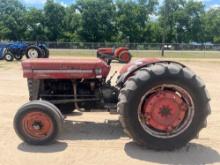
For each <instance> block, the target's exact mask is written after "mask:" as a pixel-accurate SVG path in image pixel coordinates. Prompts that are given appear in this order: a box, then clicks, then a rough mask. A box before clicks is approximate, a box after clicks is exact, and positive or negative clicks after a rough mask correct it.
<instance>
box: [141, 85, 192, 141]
mask: <svg viewBox="0 0 220 165" xmlns="http://www.w3.org/2000/svg"><path fill="white" fill-rule="evenodd" d="M193 116H194V103H193V100H192V98H191V95H190V94H189V93H188V92H187V91H186V90H185V89H183V88H181V87H180V86H176V85H169V84H167V85H162V86H157V87H155V88H152V89H151V90H149V91H147V92H146V93H145V94H144V95H143V96H142V98H141V101H140V104H139V107H138V120H139V122H140V124H141V126H142V128H143V129H144V130H145V131H146V132H147V133H149V134H151V135H152V136H155V137H158V138H171V137H175V136H178V135H179V134H181V133H182V132H184V131H185V130H186V129H187V128H188V127H189V125H190V123H191V122H192V120H193Z"/></svg>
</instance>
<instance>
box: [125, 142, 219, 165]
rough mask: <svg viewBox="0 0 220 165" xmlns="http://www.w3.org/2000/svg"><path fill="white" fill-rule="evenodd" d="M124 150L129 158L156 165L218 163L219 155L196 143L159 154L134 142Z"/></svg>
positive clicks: (159, 152) (128, 144)
mask: <svg viewBox="0 0 220 165" xmlns="http://www.w3.org/2000/svg"><path fill="white" fill-rule="evenodd" d="M124 150H125V152H126V154H127V155H128V156H130V157H131V158H134V159H138V160H142V161H147V162H154V163H158V164H179V165H191V164H193V165H197V164H198V165H201V164H211V163H217V162H220V155H219V153H218V152H217V151H215V150H214V149H212V148H210V147H208V146H204V145H200V144H196V143H189V144H188V145H187V146H185V147H183V148H181V149H179V150H176V151H169V152H167V151H166V152H165V151H163V152H161V151H152V150H147V149H144V148H141V147H140V146H138V145H136V144H135V143H134V142H129V143H127V144H126V145H125V147H124Z"/></svg>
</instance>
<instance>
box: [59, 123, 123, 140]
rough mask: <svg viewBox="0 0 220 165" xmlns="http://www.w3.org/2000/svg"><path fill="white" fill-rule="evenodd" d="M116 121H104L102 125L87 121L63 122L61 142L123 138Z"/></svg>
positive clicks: (120, 128)
mask: <svg viewBox="0 0 220 165" xmlns="http://www.w3.org/2000/svg"><path fill="white" fill-rule="evenodd" d="M124 136H125V134H124V133H123V130H122V127H121V125H120V123H119V121H118V120H106V121H105V122H103V123H95V122H87V121H68V120H67V121H65V124H64V129H63V131H62V133H61V136H60V139H61V140H111V139H119V138H121V137H124Z"/></svg>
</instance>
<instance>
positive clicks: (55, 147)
mask: <svg viewBox="0 0 220 165" xmlns="http://www.w3.org/2000/svg"><path fill="white" fill-rule="evenodd" d="M66 148H67V143H64V142H55V143H53V144H50V145H44V146H34V145H28V144H26V143H21V144H19V145H18V149H19V150H21V151H24V152H33V153H53V152H61V151H63V150H65V149H66Z"/></svg>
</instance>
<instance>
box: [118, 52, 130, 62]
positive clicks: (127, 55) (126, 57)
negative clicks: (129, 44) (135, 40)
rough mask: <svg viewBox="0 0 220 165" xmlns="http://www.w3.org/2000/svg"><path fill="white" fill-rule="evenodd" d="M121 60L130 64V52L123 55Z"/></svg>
mask: <svg viewBox="0 0 220 165" xmlns="http://www.w3.org/2000/svg"><path fill="white" fill-rule="evenodd" d="M120 60H121V61H123V62H129V61H130V56H129V53H128V52H126V53H123V54H122V55H121V56H120Z"/></svg>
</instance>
